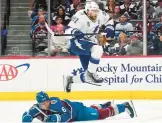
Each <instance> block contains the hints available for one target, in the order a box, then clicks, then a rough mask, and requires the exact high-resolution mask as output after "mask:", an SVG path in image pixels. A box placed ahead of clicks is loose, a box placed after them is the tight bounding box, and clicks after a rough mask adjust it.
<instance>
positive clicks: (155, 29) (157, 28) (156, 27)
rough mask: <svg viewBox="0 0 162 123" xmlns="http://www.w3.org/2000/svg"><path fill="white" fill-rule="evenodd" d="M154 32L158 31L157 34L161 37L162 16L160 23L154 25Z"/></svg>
mask: <svg viewBox="0 0 162 123" xmlns="http://www.w3.org/2000/svg"><path fill="white" fill-rule="evenodd" d="M154 31H156V33H155V34H157V35H158V36H160V35H159V33H161V32H162V15H161V16H160V22H159V23H156V24H155V25H154Z"/></svg>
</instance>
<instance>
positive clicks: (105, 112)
mask: <svg viewBox="0 0 162 123" xmlns="http://www.w3.org/2000/svg"><path fill="white" fill-rule="evenodd" d="M91 107H92V108H95V109H97V110H98V113H99V119H105V118H107V117H111V116H114V115H117V114H120V113H122V112H124V111H125V107H124V105H123V104H117V105H114V106H108V107H107V108H100V107H99V106H95V105H92V106H91Z"/></svg>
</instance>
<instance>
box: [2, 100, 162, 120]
mask: <svg viewBox="0 0 162 123" xmlns="http://www.w3.org/2000/svg"><path fill="white" fill-rule="evenodd" d="M83 102H84V104H85V105H87V106H90V105H91V104H99V103H104V102H105V101H94V100H93V101H83ZM114 102H115V103H122V102H125V100H122V101H119V100H117V101H116V100H115V101H114ZM133 102H134V105H135V108H136V112H137V115H138V116H137V117H135V118H133V119H131V118H130V117H129V116H128V114H127V113H123V114H120V115H118V116H115V117H111V118H107V119H105V120H100V121H89V122H86V123H92V122H93V123H119V122H120V123H162V100H161V101H158V100H157V101H150V100H145V101H141V100H140V101H137V100H136V101H133ZM34 103H35V102H34V101H26V102H0V109H1V111H0V122H1V123H11V122H12V123H21V117H22V114H23V112H24V111H26V110H28V109H29V108H30V106H32V105H33V104H34ZM33 122H39V121H38V120H34V121H33Z"/></svg>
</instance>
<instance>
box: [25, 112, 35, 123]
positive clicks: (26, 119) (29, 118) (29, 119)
mask: <svg viewBox="0 0 162 123" xmlns="http://www.w3.org/2000/svg"><path fill="white" fill-rule="evenodd" d="M32 120H33V118H32V116H31V115H30V114H28V113H27V112H25V113H24V114H23V118H22V122H23V123H24V122H28V123H30V122H32Z"/></svg>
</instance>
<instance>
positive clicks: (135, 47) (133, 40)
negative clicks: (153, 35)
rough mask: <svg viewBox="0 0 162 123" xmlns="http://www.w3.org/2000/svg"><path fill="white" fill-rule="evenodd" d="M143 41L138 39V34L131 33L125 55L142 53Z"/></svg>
mask: <svg viewBox="0 0 162 123" xmlns="http://www.w3.org/2000/svg"><path fill="white" fill-rule="evenodd" d="M142 54H143V42H141V41H140V40H139V39H138V34H137V33H136V34H133V35H132V36H131V37H130V44H129V46H128V47H127V55H142Z"/></svg>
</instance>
